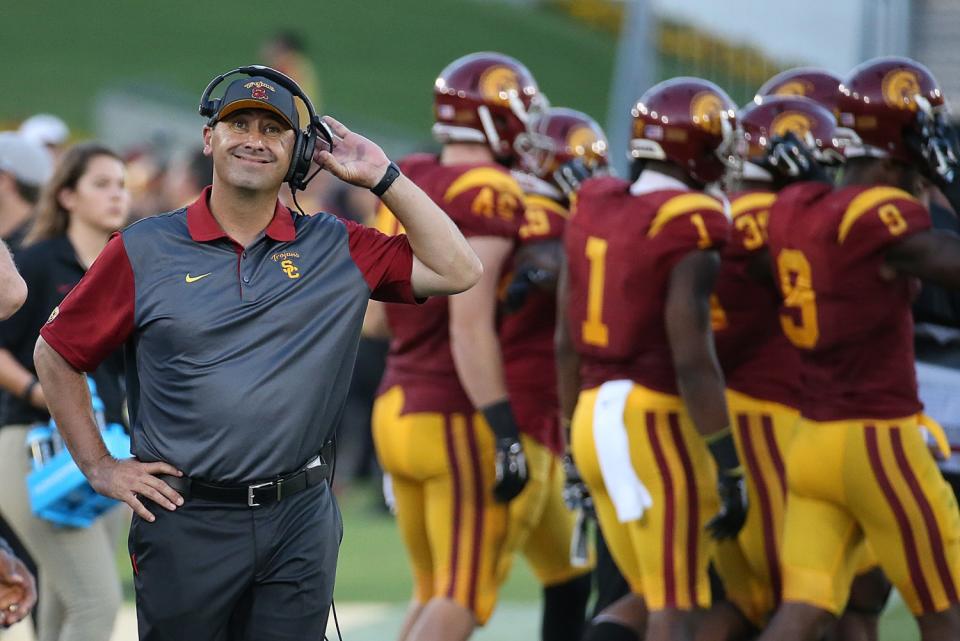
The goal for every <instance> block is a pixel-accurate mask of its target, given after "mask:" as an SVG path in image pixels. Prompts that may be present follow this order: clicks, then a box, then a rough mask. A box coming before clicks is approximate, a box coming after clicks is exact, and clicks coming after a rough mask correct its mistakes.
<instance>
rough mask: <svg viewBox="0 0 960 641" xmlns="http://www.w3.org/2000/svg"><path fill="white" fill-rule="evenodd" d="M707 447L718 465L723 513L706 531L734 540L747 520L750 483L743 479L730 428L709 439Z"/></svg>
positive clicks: (718, 514) (718, 538) (718, 484)
mask: <svg viewBox="0 0 960 641" xmlns="http://www.w3.org/2000/svg"><path fill="white" fill-rule="evenodd" d="M707 445H708V447H709V448H710V454H712V455H713V458H714V460H716V462H717V491H718V493H719V495H720V512H719V513H717V515H716V516H715V517H713V518H712V519H710V521H709V522H707V530H708V531H709V532H710V536H712V537H713V538H715V539H717V540H722V539H731V538H733V537H735V536H736V535H737V534H738V533H739V532H740V530H741V529H742V528H743V524H744V523H745V522H746V520H747V484H746V482H745V481H744V479H743V467H741V465H740V459H739V458H738V457H737V448H736V445H735V444H734V442H733V435H732V434H731V433H730V430H729V429H727V430H724V431H723V432H722V433H721V434H719V435H712V436H711V437H708V439H707Z"/></svg>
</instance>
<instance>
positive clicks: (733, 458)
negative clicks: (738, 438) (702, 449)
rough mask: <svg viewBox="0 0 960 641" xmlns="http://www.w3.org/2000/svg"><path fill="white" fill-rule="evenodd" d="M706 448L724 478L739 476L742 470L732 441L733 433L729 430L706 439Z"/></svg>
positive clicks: (735, 446)
mask: <svg viewBox="0 0 960 641" xmlns="http://www.w3.org/2000/svg"><path fill="white" fill-rule="evenodd" d="M706 440H707V447H708V448H709V449H710V454H711V455H712V456H713V460H715V461H716V462H717V468H719V470H720V473H721V474H723V475H724V476H741V475H742V474H743V468H742V467H741V466H740V457H739V456H737V445H736V443H735V442H734V440H733V433H732V432H730V430H729V429H726V430H724V431H723V432H720V433H718V434H711V435H709V436H707V437H706Z"/></svg>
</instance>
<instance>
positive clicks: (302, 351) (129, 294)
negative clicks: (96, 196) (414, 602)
mask: <svg viewBox="0 0 960 641" xmlns="http://www.w3.org/2000/svg"><path fill="white" fill-rule="evenodd" d="M208 195H209V191H206V192H204V193H203V195H202V196H201V197H200V198H199V199H198V200H197V202H195V203H193V204H192V205H190V207H188V208H186V209H181V210H179V211H175V212H173V213H169V214H163V215H160V216H156V217H153V218H147V219H144V220H142V221H140V222H138V223H135V224H134V225H131V226H130V227H128V228H127V229H125V230H124V231H123V232H121V233H120V234H118V235H116V236H114V237H113V238H112V239H111V240H110V242H109V243H108V244H107V247H106V248H105V249H104V251H103V253H102V254H100V257H99V258H98V259H97V260H96V262H94V264H93V265H92V266H91V268H90V270H89V271H88V272H87V274H86V276H84V278H83V279H82V280H81V281H80V283H79V284H78V285H77V287H76V288H75V289H74V290H73V291H72V292H71V293H70V294H69V295H68V296H67V297H66V298H65V299H64V301H63V303H61V305H60V307H59V308H58V309H57V310H55V311H54V313H53V314H52V316H51V319H50V320H49V321H48V323H47V324H46V325H45V326H44V328H43V329H42V330H41V332H40V333H41V335H42V336H43V338H44V339H45V340H46V341H47V343H49V344H50V346H51V347H52V348H53V349H55V350H56V351H57V352H58V353H59V354H60V355H61V356H63V358H64V359H66V360H67V362H69V363H70V364H71V365H73V366H74V367H75V368H77V369H78V370H81V371H92V370H93V369H95V368H96V366H97V364H98V363H99V362H100V361H101V360H102V359H103V358H104V357H105V356H106V355H107V354H109V353H110V352H111V351H112V350H114V349H115V348H116V347H118V346H119V345H121V344H125V345H126V350H125V351H126V354H127V377H128V382H129V386H128V396H129V399H130V410H131V412H130V414H131V426H132V427H131V437H132V448H133V454H134V455H135V456H136V457H137V458H138V459H140V460H141V461H166V462H168V463H170V464H172V465H174V466H175V467H177V468H178V469H180V470H182V471H183V472H184V474H185V475H187V476H188V477H191V478H193V479H200V480H203V481H206V482H209V483H216V484H227V485H246V484H250V483H251V482H254V481H260V480H267V479H275V478H276V477H277V476H278V475H281V474H287V473H291V472H295V471H296V470H298V469H300V468H301V467H302V466H303V464H304V463H305V462H306V461H307V460H308V459H310V458H311V457H313V456H314V455H316V454H317V453H318V452H319V451H320V449H321V447H322V445H323V444H324V443H325V442H326V441H327V440H328V439H329V438H330V436H331V435H332V431H333V428H334V426H335V425H336V424H337V421H338V420H339V418H340V413H341V411H342V409H343V405H344V401H345V399H346V394H347V387H348V384H349V382H350V374H351V371H352V370H353V363H354V359H355V357H356V352H357V343H358V341H359V338H360V327H361V325H362V319H363V314H364V311H365V309H366V305H367V300H368V299H369V298H370V297H373V298H376V299H378V300H384V301H391V302H414V296H413V291H412V287H411V284H410V272H411V269H412V266H413V254H412V251H411V249H410V245H409V243H408V242H407V240H406V238H405V237H402V236H400V237H395V238H391V237H388V236H384V235H383V234H380V233H379V232H377V231H375V230H372V229H367V228H365V227H363V226H361V225H357V224H355V223H352V222H348V221H345V220H341V219H338V218H336V217H334V216H330V215H327V214H317V215H316V216H313V217H306V216H296V215H294V214H293V213H292V212H290V210H288V209H287V208H285V207H282V206H281V205H280V204H279V203H278V204H277V207H276V211H275V212H274V217H273V220H272V221H271V222H270V224H269V225H268V226H267V228H266V230H265V231H264V234H263V235H262V236H261V237H260V238H258V239H257V240H256V241H254V242H253V243H252V244H251V245H250V247H248V248H246V249H244V248H243V247H241V246H239V245H238V244H237V243H236V242H234V241H233V240H231V239H230V238H229V237H228V236H227V235H226V234H225V233H224V231H223V230H222V229H221V228H220V226H219V225H218V224H217V222H216V219H215V218H214V217H213V215H212V214H211V213H210V210H209V208H208V205H207V202H208ZM150 505H151V506H152V511H153V513H154V515H155V516H156V521H154V522H152V523H146V522H144V521H143V520H142V519H140V518H139V517H137V516H136V515H134V518H133V522H132V523H131V528H130V539H129V550H130V558H131V565H132V566H133V571H134V585H135V587H136V592H137V618H138V623H139V629H140V639H141V641H175V640H176V641H180V640H182V639H206V640H210V641H225V640H226V639H241V638H243V639H258V640H260V641H294V640H300V639H319V638H322V637H323V633H324V631H325V629H326V621H327V613H328V610H329V605H330V602H331V599H332V595H333V581H334V575H335V572H336V559H337V549H338V547H339V538H340V535H341V532H342V530H341V524H340V519H339V515H338V514H337V511H336V506H335V503H334V501H333V500H332V495H331V492H330V491H329V490H328V489H327V487H326V484H325V483H320V484H319V485H315V486H313V487H310V488H308V489H307V490H305V491H302V492H300V493H297V494H293V495H291V496H289V497H288V498H284V499H283V500H282V501H279V502H277V503H273V504H271V505H266V506H259V507H252V508H251V507H248V506H247V504H245V503H239V504H233V503H230V504H226V503H219V502H210V501H206V500H204V499H202V498H196V497H194V498H188V500H187V501H186V503H185V504H184V505H183V506H181V507H179V508H177V509H176V511H174V512H167V511H166V510H164V509H162V508H160V507H159V506H156V505H152V504H150Z"/></svg>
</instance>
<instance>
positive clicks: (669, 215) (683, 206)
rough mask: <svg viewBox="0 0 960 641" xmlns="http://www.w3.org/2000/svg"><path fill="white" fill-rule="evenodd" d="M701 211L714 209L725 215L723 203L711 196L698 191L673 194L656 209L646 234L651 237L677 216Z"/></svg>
mask: <svg viewBox="0 0 960 641" xmlns="http://www.w3.org/2000/svg"><path fill="white" fill-rule="evenodd" d="M702 211H714V212H717V213H719V214H723V215H724V217H726V214H725V213H724V211H723V204H722V203H721V202H720V201H718V200H717V199H716V198H714V197H713V196H708V195H706V194H702V193H699V192H694V193H689V194H681V195H679V196H674V197H672V198H670V199H669V200H667V202H665V203H663V204H662V205H660V208H659V209H658V210H657V215H656V216H654V218H653V222H652V223H650V229H649V230H648V231H647V236H648V237H650V238H653V237H654V236H656V235H657V234H658V233H660V230H661V229H663V227H664V225H666V224H667V223H668V222H670V221H671V220H673V219H674V218H677V217H678V216H684V215H687V214H695V213H697V212H702Z"/></svg>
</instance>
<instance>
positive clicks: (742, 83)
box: [542, 0, 793, 104]
mask: <svg viewBox="0 0 960 641" xmlns="http://www.w3.org/2000/svg"><path fill="white" fill-rule="evenodd" d="M542 4H544V5H546V6H548V7H551V8H553V9H555V10H557V11H561V12H563V13H566V14H568V15H570V16H571V17H573V18H575V19H577V20H580V21H582V22H585V23H587V24H589V25H590V26H592V27H594V28H596V29H601V30H604V31H608V32H610V33H613V34H619V33H620V28H621V24H622V22H623V16H624V13H625V11H624V8H625V3H624V2H623V1H622V0H621V1H614V0H544V2H543V3H542ZM655 32H656V44H657V53H658V59H657V74H656V75H657V77H658V78H660V79H664V78H670V77H673V76H680V75H690V76H698V77H701V78H706V79H708V80H712V81H713V82H716V83H717V84H718V85H720V86H721V87H723V88H724V89H726V90H727V92H728V93H729V94H730V96H731V97H732V98H733V99H734V100H736V101H737V102H738V103H739V104H743V103H744V102H746V101H748V100H750V99H751V98H753V95H754V93H755V92H756V90H757V89H758V88H759V87H760V85H761V84H763V82H764V81H765V80H767V79H768V78H770V77H771V76H773V75H774V74H776V73H777V72H779V71H781V70H783V69H785V68H788V67H790V66H793V65H790V64H785V63H783V62H778V61H775V60H773V59H772V58H770V57H769V56H766V55H764V54H763V53H761V52H760V51H759V50H757V49H756V48H754V47H751V46H748V45H742V44H737V43H731V42H729V41H727V40H725V39H723V38H721V37H718V36H715V35H712V34H709V33H706V32H705V31H703V30H701V29H697V28H695V27H691V26H689V25H686V24H682V23H680V22H677V21H673V20H670V19H667V18H662V17H661V18H658V20H657V26H656V29H655Z"/></svg>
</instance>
